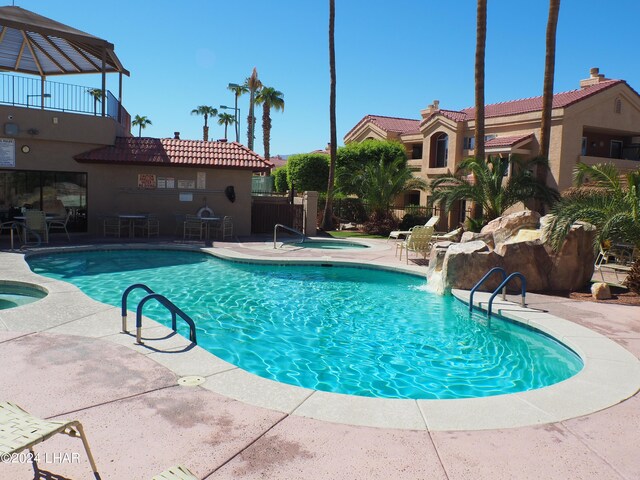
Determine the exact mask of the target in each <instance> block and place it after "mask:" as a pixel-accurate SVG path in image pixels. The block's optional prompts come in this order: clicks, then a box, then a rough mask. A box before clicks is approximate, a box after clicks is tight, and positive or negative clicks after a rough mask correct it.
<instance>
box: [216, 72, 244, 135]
mask: <svg viewBox="0 0 640 480" xmlns="http://www.w3.org/2000/svg"><path fill="white" fill-rule="evenodd" d="M229 85H235V84H233V83H230V84H229ZM236 101H237V99H236ZM220 108H221V109H223V110H235V112H234V113H233V118H234V120H235V122H236V142H238V143H240V109H239V108H233V107H227V106H226V105H220Z"/></svg>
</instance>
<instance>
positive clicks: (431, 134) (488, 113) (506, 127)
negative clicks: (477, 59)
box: [344, 69, 640, 225]
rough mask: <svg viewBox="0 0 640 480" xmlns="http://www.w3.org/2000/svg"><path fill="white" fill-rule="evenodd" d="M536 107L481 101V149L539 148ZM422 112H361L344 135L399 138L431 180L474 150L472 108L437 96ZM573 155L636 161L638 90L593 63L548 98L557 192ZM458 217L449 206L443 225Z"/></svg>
mask: <svg viewBox="0 0 640 480" xmlns="http://www.w3.org/2000/svg"><path fill="white" fill-rule="evenodd" d="M541 112H542V97H534V98H526V99H521V100H513V101H507V102H502V103H497V104H493V105H486V107H485V131H486V142H485V149H486V153H487V155H499V156H501V157H503V158H505V159H509V158H510V156H511V155H514V154H516V155H519V156H521V157H522V158H531V157H534V156H536V155H538V152H539V139H540V123H541ZM420 113H421V119H420V120H413V119H404V118H392V117H382V116H375V115H367V116H366V117H364V118H363V119H362V120H361V121H360V122H358V124H357V125H356V126H355V127H353V128H352V129H351V130H350V131H349V132H348V133H347V134H346V135H345V137H344V140H345V142H346V143H348V142H361V141H364V140H366V139H369V138H374V139H384V140H397V141H400V142H402V144H403V145H404V146H405V148H406V150H407V156H408V158H409V161H408V165H409V167H410V168H412V169H413V170H414V171H415V172H416V174H417V175H419V176H421V177H423V178H425V179H426V180H431V179H433V178H436V177H438V176H441V175H444V174H447V173H455V172H456V169H457V167H458V165H459V164H460V162H461V161H462V160H463V159H464V158H467V157H469V156H472V155H473V154H474V127H475V120H474V113H475V109H474V108H467V109H464V110H460V111H454V110H446V109H443V108H440V104H439V102H438V101H437V100H436V101H434V102H433V103H432V104H431V105H429V106H428V107H427V108H426V109H424V110H422V111H421V112H420ZM577 162H585V163H589V164H594V163H602V162H613V163H615V164H616V165H618V166H619V167H620V168H621V169H622V170H627V169H635V168H638V167H640V95H638V93H637V92H636V91H635V90H633V89H632V88H631V87H630V86H629V85H628V84H627V83H626V82H625V81H624V80H610V79H607V78H605V76H604V75H602V74H600V73H599V71H598V69H592V70H591V72H590V75H589V78H587V79H585V80H582V81H580V83H579V88H578V89H576V90H572V91H569V92H563V93H557V94H555V95H554V98H553V111H552V126H551V143H550V152H549V163H550V174H549V176H548V178H547V183H548V184H549V185H550V186H553V187H555V188H558V189H559V190H560V191H562V190H564V189H566V188H568V187H570V186H571V185H572V173H573V168H574V166H575V165H576V163H577ZM418 195H419V197H418ZM427 196H428V192H410V193H407V195H406V196H405V198H404V203H405V204H408V203H417V201H418V200H419V203H420V204H421V205H426V203H427ZM464 216H465V212H464V207H461V208H460V209H458V210H457V211H454V212H452V215H451V216H450V218H449V219H448V220H449V224H450V225H455V224H457V223H458V222H459V221H462V220H463V219H464Z"/></svg>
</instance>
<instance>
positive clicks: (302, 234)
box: [273, 223, 307, 248]
mask: <svg viewBox="0 0 640 480" xmlns="http://www.w3.org/2000/svg"><path fill="white" fill-rule="evenodd" d="M278 227H280V228H282V229H284V230H287V231H289V232H291V233H295V234H296V235H300V236H301V237H302V240H300V242H299V243H303V242H304V241H305V239H306V238H307V236H306V235H305V234H304V233H302V232H299V231H298V230H296V229H295V228H291V227H287V226H286V225H282V224H281V223H276V224H275V225H274V227H273V248H278V247H277V246H276V243H277V239H278V238H277V237H278Z"/></svg>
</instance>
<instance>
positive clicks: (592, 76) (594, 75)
mask: <svg viewBox="0 0 640 480" xmlns="http://www.w3.org/2000/svg"><path fill="white" fill-rule="evenodd" d="M607 80H609V79H608V78H605V76H604V75H603V74H602V73H600V69H599V68H597V67H594V68H592V69H591V70H589V78H585V79H584V80H580V88H586V87H590V86H591V85H597V84H598V83H601V82H606V81H607Z"/></svg>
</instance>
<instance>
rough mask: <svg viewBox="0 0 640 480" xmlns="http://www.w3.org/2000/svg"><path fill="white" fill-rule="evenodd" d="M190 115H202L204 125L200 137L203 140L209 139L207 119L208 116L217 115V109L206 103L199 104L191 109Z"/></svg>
mask: <svg viewBox="0 0 640 480" xmlns="http://www.w3.org/2000/svg"><path fill="white" fill-rule="evenodd" d="M191 115H202V116H203V117H204V126H203V127H202V139H203V140H204V141H205V142H208V141H209V125H208V124H207V120H208V119H209V117H215V116H216V115H218V109H216V108H213V107H209V106H207V105H200V106H198V108H194V109H193V110H191Z"/></svg>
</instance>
